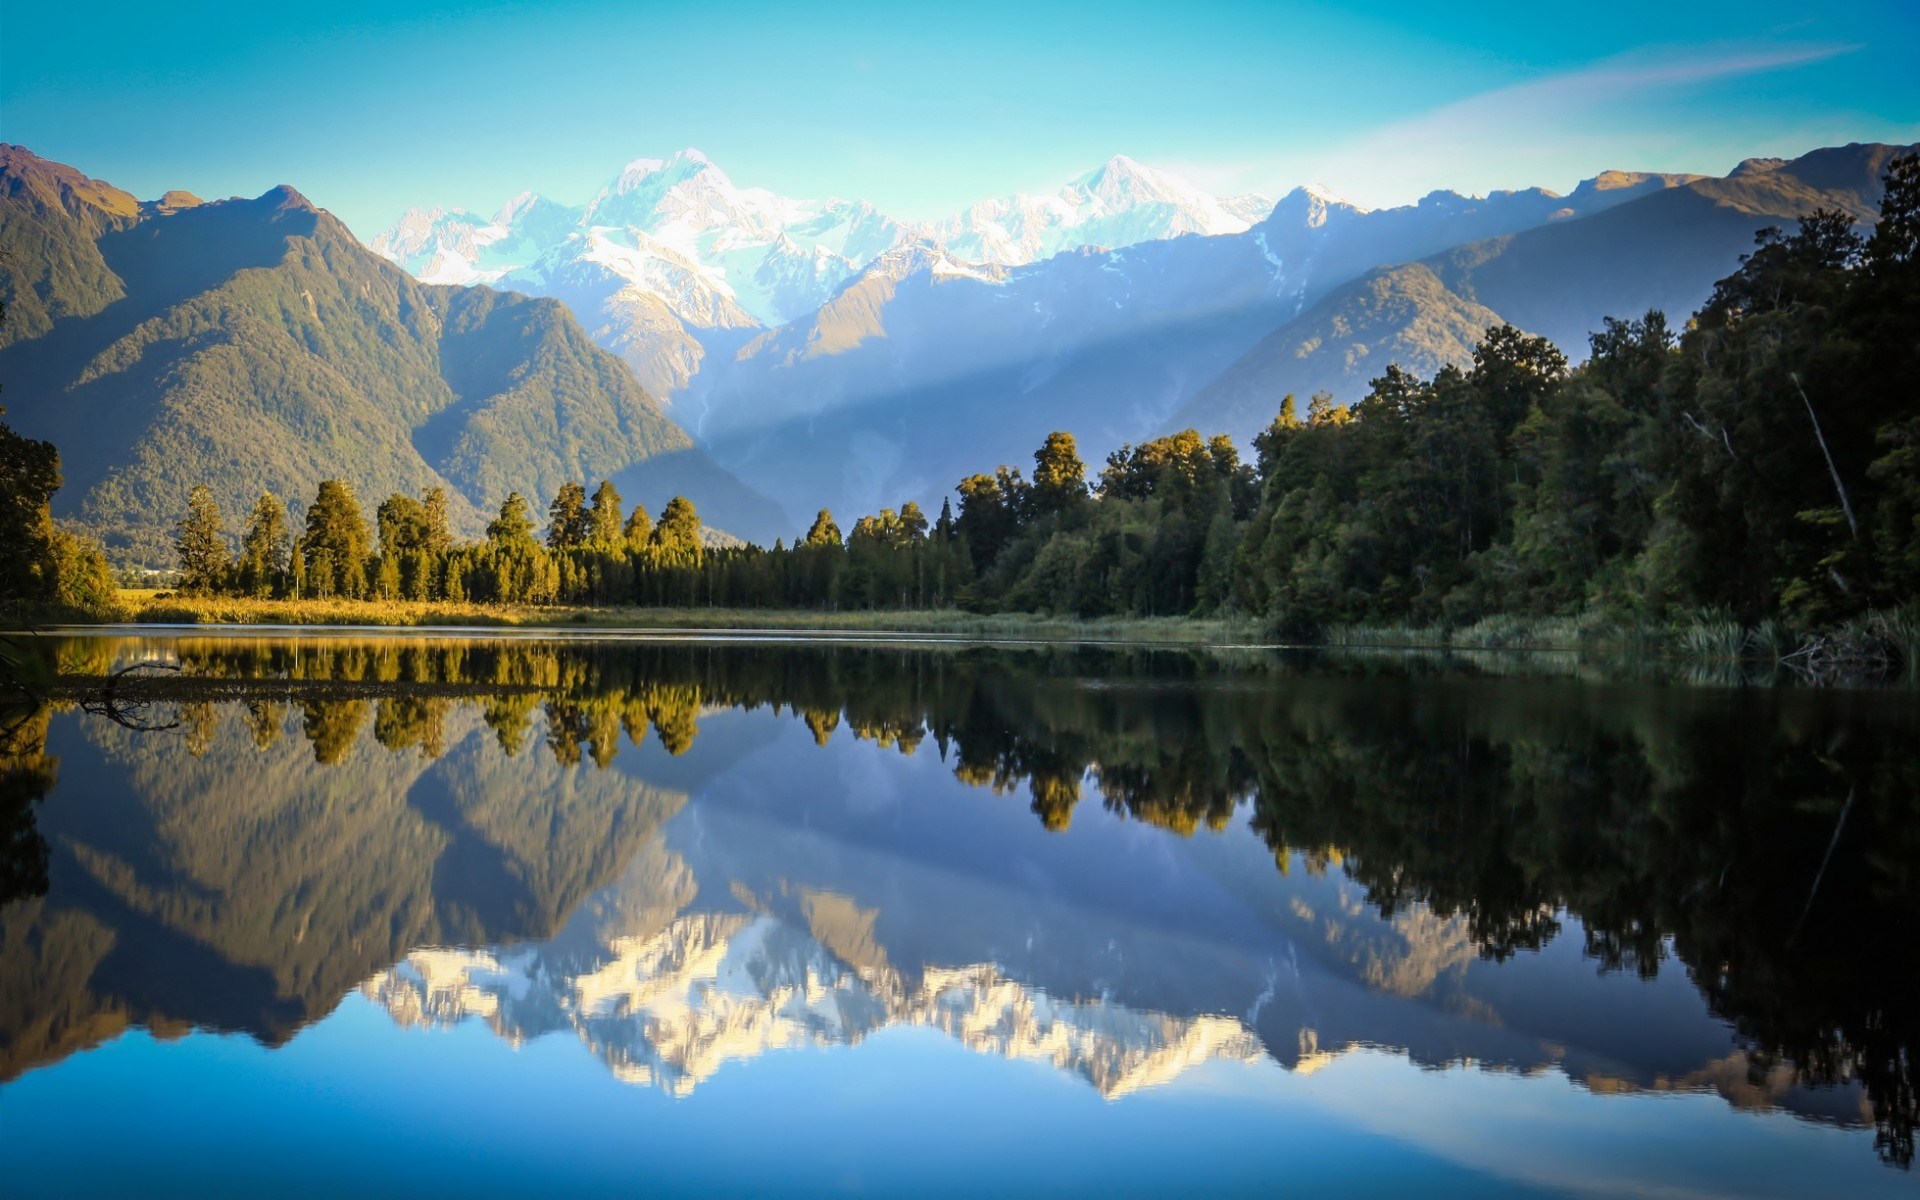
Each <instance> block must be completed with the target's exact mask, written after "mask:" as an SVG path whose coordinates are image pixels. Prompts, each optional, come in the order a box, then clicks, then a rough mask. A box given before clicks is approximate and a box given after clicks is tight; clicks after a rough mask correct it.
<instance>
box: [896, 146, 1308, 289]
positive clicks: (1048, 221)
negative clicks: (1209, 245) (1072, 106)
mask: <svg viewBox="0 0 1920 1200" xmlns="http://www.w3.org/2000/svg"><path fill="white" fill-rule="evenodd" d="M1271 208H1272V202H1271V201H1268V200H1267V199H1265V198H1264V197H1259V196H1243V197H1237V198H1236V199H1235V200H1234V201H1233V202H1231V203H1229V202H1227V201H1223V200H1221V199H1220V198H1219V197H1217V196H1213V195H1211V194H1209V193H1208V192H1206V191H1204V190H1203V189H1201V188H1199V187H1196V186H1195V185H1194V184H1192V183H1189V182H1188V181H1187V180H1185V179H1182V178H1181V177H1180V176H1178V175H1175V174H1173V173H1172V172H1171V171H1163V170H1161V169H1159V168H1157V167H1149V166H1147V165H1146V164H1144V163H1141V162H1138V161H1136V160H1134V159H1132V158H1129V157H1128V156H1127V155H1124V154H1116V155H1114V156H1113V157H1112V158H1110V159H1108V160H1107V161H1106V162H1104V163H1102V164H1101V165H1100V166H1098V167H1096V168H1094V169H1093V170H1091V171H1089V172H1087V173H1086V174H1084V175H1081V176H1079V177H1078V178H1076V179H1074V180H1073V181H1072V182H1070V183H1068V184H1067V185H1066V186H1065V187H1063V188H1061V189H1060V190H1059V191H1058V192H1055V193H1053V194H1051V195H1046V196H1028V195H1024V194H1022V195H1015V196H1010V197H1007V198H1005V199H1001V200H989V201H986V202H984V203H981V204H976V205H974V206H973V207H972V208H970V209H967V210H966V211H965V212H963V213H960V214H959V215H958V216H955V217H952V218H949V219H948V220H945V221H941V222H937V223H935V224H934V225H932V226H931V227H929V228H928V229H927V230H926V231H925V232H927V233H929V234H931V235H932V236H933V237H935V238H936V239H937V240H939V241H940V242H942V243H944V244H945V245H947V246H949V247H950V248H951V249H952V250H953V251H954V253H956V254H958V255H961V256H963V257H966V258H971V259H974V260H976V261H980V262H991V263H999V264H1002V265H1005V266H1021V265H1024V264H1026V263H1030V262H1035V261H1037V260H1039V259H1042V258H1050V257H1052V256H1053V255H1055V254H1059V253H1061V252H1063V251H1066V250H1075V249H1079V248H1080V247H1082V246H1108V247H1113V248H1115V249H1119V248H1123V247H1126V246H1131V245H1135V244H1137V243H1139V242H1149V241H1160V240H1162V239H1165V238H1171V237H1179V236H1181V235H1182V234H1188V233H1199V234H1223V233H1242V232H1245V231H1246V230H1247V229H1249V228H1251V227H1252V226H1253V225H1254V223H1255V222H1257V221H1259V220H1260V219H1261V217H1262V216H1264V215H1265V213H1266V211H1268V210H1270V209H1271Z"/></svg>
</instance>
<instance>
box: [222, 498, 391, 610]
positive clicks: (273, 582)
mask: <svg viewBox="0 0 1920 1200" xmlns="http://www.w3.org/2000/svg"><path fill="white" fill-rule="evenodd" d="M385 536H386V535H385V532H384V530H383V532H382V541H383V542H384V541H385ZM292 552H293V530H292V527H291V526H290V525H289V524H288V522H287V508H286V505H284V504H282V503H280V497H278V496H276V495H274V494H273V493H272V492H262V493H261V494H260V499H259V500H257V501H255V502H254V506H253V513H252V515H251V516H249V517H248V518H247V528H246V531H245V532H244V533H243V534H242V535H241V537H240V560H239V562H237V563H236V564H234V586H235V587H236V588H237V590H238V591H239V593H240V594H241V595H244V596H283V595H285V594H286V592H287V586H288V583H287V569H288V563H287V559H288V557H289V556H290V555H291V554H292Z"/></svg>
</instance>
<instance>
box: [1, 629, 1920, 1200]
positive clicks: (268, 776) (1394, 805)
mask: <svg viewBox="0 0 1920 1200" xmlns="http://www.w3.org/2000/svg"><path fill="white" fill-rule="evenodd" d="M29 645H30V646H31V647H32V648H34V649H36V650H37V651H39V652H40V653H41V654H42V655H43V656H46V657H48V658H50V659H52V660H54V661H53V663H52V666H51V667H50V669H49V671H48V672H47V673H46V674H43V675H42V676H40V677H38V678H36V679H33V680H32V687H33V691H34V693H35V694H36V696H38V697H39V700H38V701H32V700H29V701H23V702H21V703H18V704H15V705H14V706H13V707H11V708H7V709H5V710H0V729H4V738H5V740H4V743H3V744H0V1178H3V1179H5V1180H6V1190H7V1192H8V1194H10V1195H11V1194H19V1195H75V1194H89V1193H102V1194H119V1193H125V1192H129V1191H137V1192H140V1193H142V1194H167V1193H175V1194H182V1195H206V1194H209V1193H272V1194H278V1195H290V1194H333V1193H337V1192H340V1191H344V1190H349V1189H351V1190H354V1191H357V1192H361V1193H374V1194H399V1193H407V1194H416V1195H417V1194H420V1193H421V1191H422V1189H426V1190H428V1191H431V1192H440V1191H453V1190H456V1189H459V1190H465V1191H476V1192H482V1193H497V1192H504V1191H524V1190H525V1189H527V1188H530V1187H537V1188H540V1189H542V1190H548V1189H551V1190H554V1191H558V1190H561V1189H563V1188H564V1189H569V1190H572V1191H575V1192H586V1193H590V1194H606V1193H618V1194H629V1195H630V1194H703V1195H704V1194H740V1195H769V1194H789V1193H792V1194H814V1193H833V1194H846V1193H870V1194H877V1195H895V1194H902V1193H914V1194H947V1193H964V1194H970V1195H977V1194H980V1193H981V1192H982V1191H983V1190H984V1191H987V1192H989V1193H991V1194H1009V1193H1019V1192H1027V1191H1038V1190H1040V1189H1043V1188H1046V1189H1052V1190H1055V1191H1058V1192H1065V1193H1075V1194H1079V1193H1100V1194H1103V1195H1130V1194H1139V1195H1164V1194H1169V1193H1173V1192H1179V1193H1198V1192H1212V1193H1216V1194H1219V1193H1225V1194H1236V1193H1250V1192H1261V1193H1265V1192H1271V1191H1276V1190H1288V1189H1303V1190H1305V1189H1313V1188H1315V1187H1321V1186H1324V1187H1329V1188H1337V1189H1338V1190H1339V1191H1340V1192H1341V1193H1342V1194H1371V1193H1378V1194H1393V1193H1401V1192H1404V1191H1406V1190H1409V1189H1415V1188H1417V1189H1419V1190H1420V1191H1423V1192H1425V1193H1428V1194H1438V1195H1463V1196H1478V1195H1489V1194H1513V1195H1536V1194H1545V1195H1552V1194H1564V1193H1567V1192H1583V1193H1597V1194H1614V1193H1620V1192H1628V1191H1656V1192H1661V1193H1663V1194H1666V1193H1670V1194H1684V1195H1728V1196H1763V1195H1777V1196H1828V1195H1849V1196H1875V1195H1912V1194H1913V1193H1914V1192H1915V1190H1916V1178H1915V1176H1914V1174H1913V1172H1912V1169H1911V1161H1912V1156H1913V1131H1914V1123H1915V1116H1916V1110H1917V1109H1920V1104H1917V1103H1916V1090H1915V1089H1916V1081H1917V1080H1920V1068H1917V1067H1916V1064H1915V1055H1914V1049H1913V1047H1914V1033H1915V1028H1916V1017H1917V1016H1920V1002H1917V1001H1916V996H1920V955H1916V954H1915V952H1914V936H1915V934H1914V931H1915V930H1916V929H1917V928H1920V830H1917V828H1916V816H1920V812H1917V811H1916V808H1917V807H1920V805H1917V803H1916V799H1915V797H1916V794H1920V753H1916V752H1915V749H1914V734H1915V732H1916V730H1917V729H1920V722H1917V721H1916V716H1920V704H1917V703H1916V697H1915V696H1914V694H1912V693H1910V692H1845V691H1795V690H1765V689H1752V688H1746V689H1741V688H1706V687H1677V686H1662V685H1657V684H1650V683H1637V684H1621V683H1607V682H1604V681H1594V680H1582V679H1571V678H1554V677H1551V675H1550V674H1548V675H1544V676H1543V675H1540V674H1537V673H1531V674H1503V673H1501V672H1500V671H1499V670H1498V669H1495V668H1490V667H1489V666H1488V665H1486V664H1480V665H1474V664H1460V663H1453V664H1440V665H1435V664H1432V663H1423V662H1420V661H1411V662H1409V661H1407V660H1401V659H1389V658H1356V659H1349V660H1337V659H1334V660H1329V659H1286V658H1281V657H1277V656H1272V655H1267V654H1256V653H1251V652H1248V653H1241V654H1202V653H1191V652H1169V651H1158V652H1148V651H1112V650H1096V649H1086V648H1081V649H1070V648H1022V649H1000V650H995V649H985V648H962V647H956V646H932V647H927V646H922V647H903V646H883V645H837V646H829V645H818V644H807V643H780V644H758V643H752V642H725V641H673V640H639V641H597V640H572V641H548V640H538V639H528V638H513V639H500V640H457V639H451V638H423V637H397V638H386V639H369V638H349V637H338V636H336V637H324V638H305V639H276V638H267V637H259V638H244V637H226V638H210V637H202V636H191V637H189V636H183V637H179V638H171V637H158V638H156V637H125V638H96V639H86V640H79V639H70V640H65V641H59V642H54V641H37V642H33V643H29ZM136 661H151V662H154V663H157V664H162V665H163V666H164V667H167V668H173V667H177V668H178V670H173V669H164V670H163V669H154V670H141V671H136V672H133V673H131V674H127V675H121V676H118V677H115V676H114V675H113V674H112V672H113V671H114V670H115V669H116V668H120V667H124V666H126V665H128V664H129V663H133V662H136Z"/></svg>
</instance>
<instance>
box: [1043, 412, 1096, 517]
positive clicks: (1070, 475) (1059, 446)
mask: <svg viewBox="0 0 1920 1200" xmlns="http://www.w3.org/2000/svg"><path fill="white" fill-rule="evenodd" d="M1086 498H1087V464H1086V463H1084V462H1082V461H1080V449H1079V446H1078V445H1077V444H1076V443H1075V442H1074V440H1073V435H1072V434H1071V433H1065V432H1062V431H1058V430H1056V431H1055V432H1053V433H1050V434H1048V435H1047V440H1046V442H1045V443H1044V444H1042V445H1041V447H1040V448H1039V449H1038V450H1035V451H1034V452H1033V491H1032V504H1033V512H1034V514H1035V515H1036V516H1044V515H1047V514H1050V513H1059V512H1065V511H1067V510H1069V509H1072V508H1075V507H1077V506H1078V505H1079V504H1080V503H1082V502H1083V501H1085V500H1086Z"/></svg>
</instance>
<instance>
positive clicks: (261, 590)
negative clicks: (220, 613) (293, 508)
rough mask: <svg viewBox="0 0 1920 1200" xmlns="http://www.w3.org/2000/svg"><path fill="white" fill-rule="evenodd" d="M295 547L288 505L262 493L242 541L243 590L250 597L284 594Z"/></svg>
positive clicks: (240, 576)
mask: <svg viewBox="0 0 1920 1200" xmlns="http://www.w3.org/2000/svg"><path fill="white" fill-rule="evenodd" d="M292 546H293V529H292V527H291V526H290V525H289V524H288V522H287V507H286V505H284V504H282V503H281V502H280V497H278V496H276V495H274V494H273V493H272V492H262V493H260V499H258V500H256V501H255V502H254V505H253V512H252V514H251V515H249V516H248V517H247V528H246V531H245V532H244V533H243V534H242V535H241V538H240V561H239V564H238V570H237V572H236V575H237V581H236V582H237V583H238V585H239V588H240V590H241V591H242V592H243V593H244V594H246V595H249V596H280V595H284V594H285V593H286V588H287V578H286V575H287V557H288V555H289V554H290V553H291V551H292Z"/></svg>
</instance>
